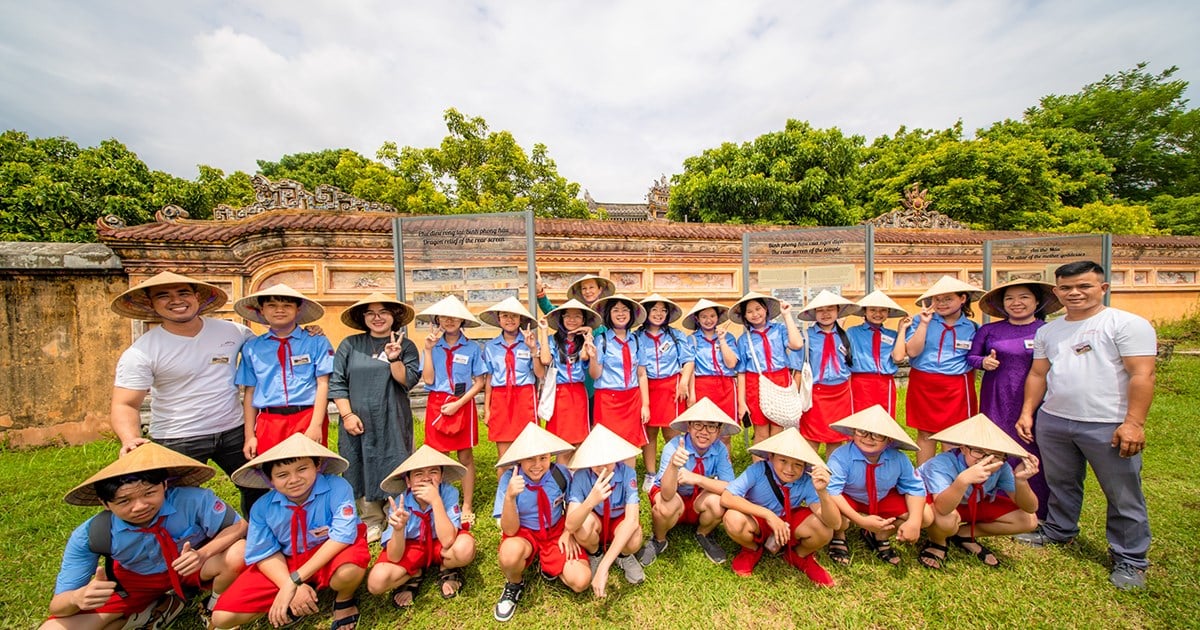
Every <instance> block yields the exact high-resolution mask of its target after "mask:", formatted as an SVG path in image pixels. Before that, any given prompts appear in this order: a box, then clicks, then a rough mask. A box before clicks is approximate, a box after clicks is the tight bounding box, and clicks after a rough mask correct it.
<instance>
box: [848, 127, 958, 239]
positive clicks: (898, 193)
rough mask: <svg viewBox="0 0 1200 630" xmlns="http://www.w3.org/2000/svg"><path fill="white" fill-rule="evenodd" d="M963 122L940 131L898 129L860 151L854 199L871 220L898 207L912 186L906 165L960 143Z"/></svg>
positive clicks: (864, 216) (864, 214) (912, 181)
mask: <svg viewBox="0 0 1200 630" xmlns="http://www.w3.org/2000/svg"><path fill="white" fill-rule="evenodd" d="M962 131H963V130H962V121H959V122H957V123H955V125H954V126H953V127H951V128H949V129H943V130H940V131H937V130H930V129H913V130H911V131H909V130H908V128H906V127H900V129H898V130H897V131H896V133H895V134H894V135H891V136H887V135H883V136H880V137H878V138H876V139H875V141H874V142H872V143H871V146H869V147H867V148H866V149H865V150H864V151H863V160H862V165H861V167H860V168H859V169H858V171H857V173H855V176H854V177H853V178H852V181H853V189H854V193H853V198H854V199H855V201H856V202H857V203H859V204H861V206H862V212H863V218H865V219H870V218H873V217H877V216H879V215H881V214H886V213H888V212H891V211H892V210H895V209H896V208H899V207H900V200H901V199H902V198H903V196H904V190H905V189H906V188H908V187H909V186H910V185H912V184H913V183H914V180H912V179H911V177H912V174H911V173H910V172H908V170H907V169H908V165H909V164H910V163H912V162H913V161H914V160H916V159H917V158H918V157H920V156H922V155H926V154H928V153H930V152H932V151H934V150H935V149H937V148H938V147H939V146H941V145H943V144H946V143H958V142H961V141H962Z"/></svg>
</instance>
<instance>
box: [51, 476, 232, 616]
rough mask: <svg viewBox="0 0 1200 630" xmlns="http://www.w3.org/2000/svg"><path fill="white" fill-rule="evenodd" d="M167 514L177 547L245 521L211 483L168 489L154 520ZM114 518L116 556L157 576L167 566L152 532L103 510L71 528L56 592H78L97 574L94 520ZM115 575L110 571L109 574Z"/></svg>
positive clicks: (138, 570)
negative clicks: (90, 533) (91, 538)
mask: <svg viewBox="0 0 1200 630" xmlns="http://www.w3.org/2000/svg"><path fill="white" fill-rule="evenodd" d="M164 516H165V517H166V520H165V521H163V527H165V528H166V530H167V532H168V533H170V534H171V538H172V539H174V540H175V546H176V548H180V549H181V548H183V543H184V542H190V543H192V548H193V549H195V548H197V547H200V546H201V545H203V544H204V543H206V542H208V541H209V540H211V539H212V538H213V537H214V536H216V535H217V534H219V533H220V532H221V530H223V529H225V528H226V527H228V526H230V525H233V524H234V523H237V522H238V521H240V520H242V517H240V516H238V515H237V512H235V511H234V510H233V509H231V508H230V507H229V506H228V505H227V504H226V503H225V502H224V501H222V500H221V499H218V498H217V495H215V494H213V491H212V490H209V489H207V488H192V487H180V488H167V495H166V498H165V499H164V500H163V505H162V508H160V509H159V510H158V514H156V515H154V519H153V521H151V522H150V523H149V524H148V525H147V526H149V525H153V524H154V522H156V521H157V520H158V519H159V518H160V517H164ZM97 518H107V519H111V520H112V528H111V530H110V531H111V532H112V546H111V547H110V549H111V550H112V557H113V560H115V561H116V562H117V564H119V565H121V566H122V567H123V568H125V569H128V570H129V571H132V572H134V573H138V574H140V575H153V574H155V573H162V572H164V571H166V570H167V562H166V560H165V559H163V553H162V548H161V547H159V545H158V539H157V538H155V537H154V534H152V533H149V532H139V531H137V529H139V526H136V525H130V524H129V523H127V522H125V521H123V520H121V519H120V518H117V516H116V515H115V514H113V513H112V512H108V511H104V512H101V513H100V514H97V515H95V516H93V517H92V518H89V519H88V520H86V521H84V522H83V524H82V525H80V526H79V527H76V528H75V531H73V532H71V537H70V538H68V539H67V548H66V549H65V550H64V551H63V558H62V565H61V567H60V568H59V570H58V578H57V580H55V583H54V594H55V595H58V594H59V593H64V592H66V591H73V590H75V589H77V588H80V587H82V586H85V585H87V583H88V582H90V581H91V579H92V577H93V576H95V575H96V564H97V563H98V562H99V561H100V555H99V554H96V553H92V551H91V548H90V546H89V545H88V528H89V527H90V526H91V524H92V519H97ZM109 577H111V576H109Z"/></svg>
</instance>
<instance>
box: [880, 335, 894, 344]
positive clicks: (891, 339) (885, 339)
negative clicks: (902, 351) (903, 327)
mask: <svg viewBox="0 0 1200 630" xmlns="http://www.w3.org/2000/svg"><path fill="white" fill-rule="evenodd" d="M879 339H880V341H882V342H883V343H892V344H894V343H896V338H895V337H893V336H891V335H880V336H879Z"/></svg>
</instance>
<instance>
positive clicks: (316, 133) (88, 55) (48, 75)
mask: <svg viewBox="0 0 1200 630" xmlns="http://www.w3.org/2000/svg"><path fill="white" fill-rule="evenodd" d="M1197 25H1200V3H1195V2H1161V1H1155V0H1147V1H1144V2H1139V3H1130V2H1110V1H1104V0H1102V1H1094V2H1015V1H972V2H949V1H944V2H916V1H907V2H906V1H897V2H888V1H883V0H863V1H859V2H837V1H833V2H799V1H796V2H754V1H741V2H733V1H730V2H713V1H706V0H698V1H691V2H650V1H645V0H643V1H625V0H618V1H609V2H604V1H599V2H597V1H592V2H574V1H570V2H527V1H505V2H500V1H497V2H492V3H465V2H454V1H450V0H447V1H445V2H404V1H386V0H381V1H361V2H356V1H352V0H347V1H345V2H315V1H308V0H290V1H289V0H278V1H259V2H232V1H230V2H219V1H195V2H161V1H143V2H133V1H129V2H115V1H108V0H97V1H93V2H62V1H45V2H41V1H39V2H18V1H16V0H4V1H2V2H0V83H2V84H3V85H4V88H3V89H2V90H0V125H2V126H3V128H5V129H12V128H15V129H20V130H23V131H26V132H29V133H30V134H32V135H34V136H56V135H64V136H68V137H70V138H72V139H73V140H75V141H76V142H79V143H80V144H84V145H92V144H95V143H97V142H99V141H100V140H103V139H105V138H110V137H115V138H117V139H119V140H121V141H122V142H124V143H125V144H126V145H127V146H129V148H130V149H132V150H133V151H135V152H136V153H137V154H138V155H139V156H140V157H141V158H142V159H143V160H144V161H145V162H146V163H147V164H148V165H149V166H150V167H151V168H155V169H160V170H165V171H169V172H171V173H174V174H176V175H179V176H181V177H187V178H189V179H193V178H195V177H196V175H197V171H196V165H197V164H201V163H203V164H209V165H212V166H217V167H219V168H222V169H225V170H226V171H227V172H228V171H233V170H237V169H241V170H246V171H248V172H252V171H253V170H254V168H255V162H254V161H255V160H256V159H271V160H274V159H278V158H279V157H280V156H281V155H284V154H286V153H295V152H301V151H313V150H319V149H325V148H333V147H342V146H345V147H349V148H351V149H355V150H357V151H359V152H361V153H363V154H365V155H368V156H374V154H375V151H376V150H377V149H378V148H379V147H380V145H382V144H383V142H384V141H387V140H391V141H394V142H396V143H398V144H399V145H401V146H404V145H412V146H432V145H434V144H437V143H438V142H439V141H440V140H441V138H442V137H443V136H444V135H445V134H446V130H445V126H444V123H443V121H442V112H443V111H444V110H445V109H446V108H449V107H455V108H457V109H458V110H459V111H461V112H463V113H465V114H467V115H470V116H482V117H483V118H485V119H486V120H487V121H488V124H489V125H490V126H491V128H492V129H496V130H499V129H507V130H509V131H511V132H512V133H513V134H514V136H515V137H516V139H517V141H518V142H519V143H521V145H522V146H524V147H526V149H527V150H528V149H529V148H530V147H532V146H533V144H534V143H538V142H540V143H543V144H545V145H546V146H547V147H548V148H549V152H550V156H551V157H552V158H553V159H554V160H555V161H556V162H557V164H558V169H559V172H560V173H561V174H562V175H564V176H566V177H567V178H569V179H571V180H573V181H576V182H579V183H580V184H581V185H582V186H583V187H584V188H586V189H588V190H589V191H590V192H591V194H592V196H593V197H594V198H596V199H597V200H600V201H610V202H636V201H640V200H642V199H644V196H645V194H646V191H647V189H648V188H649V186H650V185H651V183H652V182H653V180H655V179H657V178H658V177H659V176H660V175H662V174H667V175H670V174H672V173H677V172H679V171H681V170H682V163H683V160H684V159H685V158H687V157H688V156H691V155H696V154H698V153H700V152H701V151H703V150H704V149H706V148H709V147H713V146H716V145H718V144H720V143H721V142H725V141H734V142H742V141H746V140H750V139H752V138H754V137H756V136H758V135H760V134H763V133H767V132H770V131H775V130H779V129H782V128H783V125H784V122H785V121H786V120H787V119H788V118H796V119H800V120H808V121H810V122H811V123H812V124H813V125H814V126H817V127H832V126H836V127H839V128H840V129H842V130H843V131H844V132H847V133H855V134H861V135H864V136H866V137H867V139H868V141H869V140H870V139H872V138H874V137H876V136H878V135H881V134H885V133H892V132H894V131H895V130H896V129H897V128H898V127H899V126H901V125H906V126H908V127H909V128H913V127H922V128H945V127H948V126H950V125H953V124H954V122H955V121H956V120H957V119H959V118H961V119H962V120H963V123H964V125H965V126H966V128H967V129H968V130H974V129H976V128H978V127H982V126H987V125H988V124H990V123H992V122H994V121H997V120H1002V119H1004V118H1017V117H1020V115H1021V113H1022V112H1023V110H1024V109H1025V108H1026V107H1029V106H1030V105H1034V104H1036V102H1037V99H1038V98H1039V97H1041V96H1043V95H1045V94H1050V93H1057V94H1067V93H1073V92H1076V91H1078V90H1079V88H1081V87H1082V86H1083V85H1085V84H1087V83H1090V82H1093V81H1097V80H1099V79H1100V78H1101V77H1103V76H1104V75H1105V74H1109V73H1114V72H1118V71H1120V70H1123V69H1127V68H1130V67H1132V66H1133V65H1134V64H1136V63H1138V62H1139V61H1146V62H1149V64H1150V69H1151V70H1152V71H1154V72H1158V71H1160V70H1162V69H1163V68H1166V67H1169V66H1172V65H1176V66H1179V68H1180V70H1179V73H1178V74H1177V75H1176V76H1177V77H1178V78H1181V79H1184V80H1186V81H1188V82H1189V83H1191V84H1192V85H1193V86H1195V85H1197V84H1198V83H1200V45H1197V44H1196V43H1195V41H1196V39H1195V31H1196V26H1197ZM1195 94H1196V88H1195V87H1193V88H1192V89H1191V90H1189V95H1195ZM1193 105H1194V104H1193Z"/></svg>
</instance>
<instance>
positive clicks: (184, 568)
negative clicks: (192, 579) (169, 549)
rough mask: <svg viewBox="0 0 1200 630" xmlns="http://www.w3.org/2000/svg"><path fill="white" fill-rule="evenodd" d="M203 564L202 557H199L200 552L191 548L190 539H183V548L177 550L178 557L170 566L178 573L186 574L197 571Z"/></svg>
mask: <svg viewBox="0 0 1200 630" xmlns="http://www.w3.org/2000/svg"><path fill="white" fill-rule="evenodd" d="M203 564H204V558H201V557H200V552H199V551H196V550H195V549H192V543H191V541H187V540H185V541H183V548H181V549H180V550H179V557H178V558H176V559H175V562H172V563H171V568H173V569H175V572H176V573H178V574H179V575H181V576H187V575H191V574H193V573H195V572H197V571H199V570H200V566H201V565H203Z"/></svg>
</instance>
